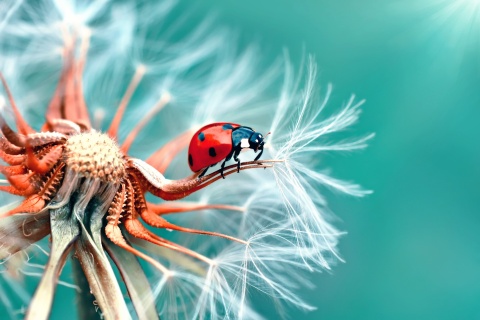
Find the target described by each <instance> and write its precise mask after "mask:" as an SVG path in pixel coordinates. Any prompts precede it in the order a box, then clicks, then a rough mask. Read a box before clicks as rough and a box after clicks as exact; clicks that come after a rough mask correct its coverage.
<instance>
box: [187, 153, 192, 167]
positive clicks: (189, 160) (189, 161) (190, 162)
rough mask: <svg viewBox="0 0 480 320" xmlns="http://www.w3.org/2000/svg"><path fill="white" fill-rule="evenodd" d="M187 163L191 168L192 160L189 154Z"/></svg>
mask: <svg viewBox="0 0 480 320" xmlns="http://www.w3.org/2000/svg"><path fill="white" fill-rule="evenodd" d="M188 163H189V164H190V167H191V166H193V158H192V155H191V154H189V155H188Z"/></svg>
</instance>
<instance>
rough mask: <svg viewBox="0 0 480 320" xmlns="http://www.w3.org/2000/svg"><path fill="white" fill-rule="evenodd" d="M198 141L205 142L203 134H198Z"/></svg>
mask: <svg viewBox="0 0 480 320" xmlns="http://www.w3.org/2000/svg"><path fill="white" fill-rule="evenodd" d="M198 139H199V140H200V141H203V140H205V134H204V133H203V132H200V133H199V134H198Z"/></svg>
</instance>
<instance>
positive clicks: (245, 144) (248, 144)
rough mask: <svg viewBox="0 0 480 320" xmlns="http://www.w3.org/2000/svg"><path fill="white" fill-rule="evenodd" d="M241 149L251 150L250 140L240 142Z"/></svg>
mask: <svg viewBox="0 0 480 320" xmlns="http://www.w3.org/2000/svg"><path fill="white" fill-rule="evenodd" d="M240 147H241V148H250V143H249V142H248V139H246V138H245V139H242V140H240Z"/></svg>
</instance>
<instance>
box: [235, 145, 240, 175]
mask: <svg viewBox="0 0 480 320" xmlns="http://www.w3.org/2000/svg"><path fill="white" fill-rule="evenodd" d="M240 151H242V149H241V148H238V149H235V152H234V153H233V160H235V161H236V162H237V173H240V159H238V155H239V154H240Z"/></svg>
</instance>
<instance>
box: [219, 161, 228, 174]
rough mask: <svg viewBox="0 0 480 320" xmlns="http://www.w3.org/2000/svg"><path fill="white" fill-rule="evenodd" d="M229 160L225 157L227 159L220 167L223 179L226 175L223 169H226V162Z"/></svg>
mask: <svg viewBox="0 0 480 320" xmlns="http://www.w3.org/2000/svg"><path fill="white" fill-rule="evenodd" d="M226 162H227V160H226V159H225V161H223V162H222V166H221V167H220V175H221V176H222V178H223V179H225V175H224V174H223V170H225V163H226Z"/></svg>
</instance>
